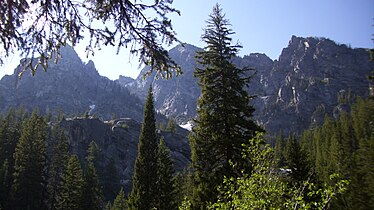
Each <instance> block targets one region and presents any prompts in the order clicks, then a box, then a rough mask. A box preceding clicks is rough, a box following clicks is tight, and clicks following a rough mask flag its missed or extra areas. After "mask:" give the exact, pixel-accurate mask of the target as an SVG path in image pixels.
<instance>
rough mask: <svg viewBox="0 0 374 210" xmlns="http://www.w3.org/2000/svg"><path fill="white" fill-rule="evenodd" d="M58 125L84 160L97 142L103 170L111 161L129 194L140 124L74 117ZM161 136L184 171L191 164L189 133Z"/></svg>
mask: <svg viewBox="0 0 374 210" xmlns="http://www.w3.org/2000/svg"><path fill="white" fill-rule="evenodd" d="M59 126H60V127H61V128H63V129H64V130H65V133H66V135H67V138H68V141H69V143H70V151H71V152H72V153H74V154H78V156H79V157H80V158H81V159H84V157H85V156H86V151H87V149H88V145H89V143H90V142H91V141H95V143H96V144H97V145H98V146H99V148H100V154H101V157H100V160H101V161H100V165H101V167H103V168H105V166H106V165H107V164H108V162H109V161H110V160H111V159H112V160H113V161H114V163H115V166H116V168H117V171H118V173H119V177H120V181H121V184H122V185H123V186H124V188H125V190H126V192H129V191H130V189H131V179H132V176H133V173H134V163H135V159H136V157H137V149H138V141H139V134H140V130H141V124H140V123H139V122H137V121H135V120H133V119H131V118H120V119H116V120H111V121H105V122H103V121H101V120H99V119H93V118H91V119H89V118H75V119H66V120H63V121H61V122H60V123H59ZM158 135H159V136H163V137H164V139H165V143H166V146H167V147H168V148H169V149H170V151H171V157H172V159H173V160H174V166H175V169H176V171H181V170H183V169H184V168H185V167H186V166H187V165H188V163H189V162H190V149H189V144H188V139H187V136H188V132H187V131H186V130H184V129H178V131H177V132H164V131H158Z"/></svg>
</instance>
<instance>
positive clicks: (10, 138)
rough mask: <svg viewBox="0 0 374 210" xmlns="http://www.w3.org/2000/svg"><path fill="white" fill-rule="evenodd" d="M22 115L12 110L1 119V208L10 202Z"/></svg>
mask: <svg viewBox="0 0 374 210" xmlns="http://www.w3.org/2000/svg"><path fill="white" fill-rule="evenodd" d="M22 115H23V114H21V113H20V112H17V111H16V109H14V108H12V109H10V110H9V112H8V114H7V115H6V116H5V117H4V118H0V207H1V206H2V207H6V206H7V204H8V202H9V201H10V200H9V198H10V191H11V186H12V183H13V173H14V161H15V160H14V152H15V149H16V145H17V143H18V140H19V138H20V136H21V130H22V123H23V117H22Z"/></svg>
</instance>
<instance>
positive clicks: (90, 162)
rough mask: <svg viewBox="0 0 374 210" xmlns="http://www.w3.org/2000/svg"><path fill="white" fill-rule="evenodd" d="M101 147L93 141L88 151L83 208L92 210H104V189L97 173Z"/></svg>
mask: <svg viewBox="0 0 374 210" xmlns="http://www.w3.org/2000/svg"><path fill="white" fill-rule="evenodd" d="M98 156H99V147H98V145H97V144H96V143H95V142H94V141H91V142H90V144H89V146H88V149H87V157H86V161H87V168H86V170H85V173H84V184H83V197H82V207H83V208H84V209H90V210H100V209H102V208H103V205H104V204H103V195H102V189H101V188H102V187H101V185H100V183H99V178H98V175H97V172H96V166H95V163H96V165H98V161H97V159H98Z"/></svg>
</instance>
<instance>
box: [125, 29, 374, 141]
mask: <svg viewBox="0 0 374 210" xmlns="http://www.w3.org/2000/svg"><path fill="white" fill-rule="evenodd" d="M199 50H201V49H199V48H197V47H194V46H192V45H188V44H186V45H185V47H182V46H177V47H175V48H173V49H172V50H170V52H169V54H170V56H171V57H172V58H173V59H175V61H176V62H177V63H178V64H179V65H180V66H181V68H182V71H183V72H184V74H182V75H181V76H178V77H176V78H173V79H171V80H167V81H166V80H160V79H159V80H157V79H156V78H155V75H154V74H153V75H150V76H149V77H148V78H147V79H146V80H143V79H142V75H143V74H144V73H145V72H146V71H148V70H149V69H148V68H145V69H143V71H142V72H141V73H140V75H139V77H138V78H137V79H136V80H135V81H130V80H127V81H125V80H121V78H120V80H119V82H120V83H121V85H123V86H125V87H131V88H130V91H131V92H132V93H134V94H136V95H138V96H140V98H144V96H145V94H146V92H147V89H148V87H149V84H151V83H152V84H153V88H154V92H155V94H154V96H155V107H156V109H157V111H158V112H159V113H162V114H164V115H166V116H173V117H175V118H176V120H177V121H178V122H179V123H180V124H183V123H186V122H188V121H189V120H191V119H192V118H194V117H195V116H196V107H197V106H196V105H197V99H198V97H199V95H200V88H199V86H198V84H197V80H196V78H194V77H193V71H194V69H195V67H197V66H198V64H197V62H196V61H195V59H194V56H195V54H196V51H199ZM233 62H234V63H235V64H236V65H237V66H238V67H240V68H242V67H253V68H254V69H255V70H256V73H255V74H254V75H253V73H254V72H253V71H252V72H251V71H249V72H248V74H247V76H250V75H253V77H252V80H251V83H250V84H249V86H248V92H249V94H251V95H255V96H257V98H255V99H254V100H252V104H253V106H254V107H255V109H256V112H255V116H254V119H255V120H257V121H258V123H260V124H262V125H263V126H264V127H265V128H266V130H267V132H268V133H270V134H274V133H277V132H280V131H282V132H283V133H284V134H288V133H291V132H301V131H302V130H303V129H305V128H307V127H308V126H310V124H311V123H319V121H320V119H321V116H324V115H325V114H326V113H327V114H335V115H338V114H339V111H341V110H346V109H347V107H348V106H347V104H349V103H350V102H352V101H353V100H354V98H355V97H356V96H362V97H366V96H367V95H368V93H369V81H368V79H367V76H368V75H369V74H370V72H371V71H372V69H373V68H374V65H373V62H370V58H369V52H368V50H367V49H352V48H350V47H347V46H346V45H339V44H336V43H335V42H333V41H331V40H329V39H325V38H315V37H308V38H302V37H296V36H293V37H292V38H291V40H290V42H289V45H288V46H287V47H286V48H284V49H283V50H282V53H281V55H280V56H279V59H278V60H275V61H273V60H271V59H270V58H269V57H267V56H266V55H265V54H259V53H253V54H250V55H248V56H244V57H242V58H241V57H236V58H234V60H233ZM338 99H339V100H338Z"/></svg>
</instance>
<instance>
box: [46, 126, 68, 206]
mask: <svg viewBox="0 0 374 210" xmlns="http://www.w3.org/2000/svg"><path fill="white" fill-rule="evenodd" d="M52 135H53V138H54V139H55V142H56V143H55V146H54V148H53V153H52V160H51V163H50V166H49V171H48V185H47V189H48V209H56V208H57V207H56V206H57V202H58V194H59V192H60V191H61V189H62V183H63V176H64V174H65V170H66V167H67V164H68V160H69V151H68V149H69V148H68V142H67V139H66V136H65V134H64V131H63V130H61V129H60V128H53V130H52Z"/></svg>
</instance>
